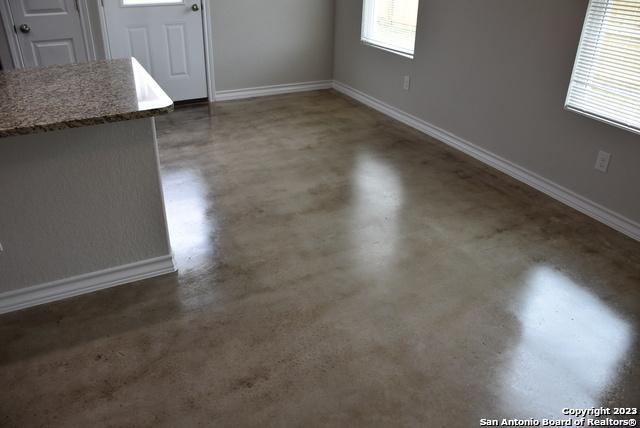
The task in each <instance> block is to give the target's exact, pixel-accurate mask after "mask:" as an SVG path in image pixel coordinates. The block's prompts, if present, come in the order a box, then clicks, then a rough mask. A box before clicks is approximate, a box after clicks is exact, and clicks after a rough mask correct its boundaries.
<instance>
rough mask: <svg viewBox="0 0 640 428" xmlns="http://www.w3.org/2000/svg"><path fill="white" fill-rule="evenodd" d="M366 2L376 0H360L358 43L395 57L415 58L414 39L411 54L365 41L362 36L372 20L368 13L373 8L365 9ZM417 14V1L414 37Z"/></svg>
mask: <svg viewBox="0 0 640 428" xmlns="http://www.w3.org/2000/svg"><path fill="white" fill-rule="evenodd" d="M368 1H373V2H375V1H376V0H362V22H361V24H360V43H362V44H363V45H365V46H370V47H372V48H376V49H380V50H382V51H385V52H390V53H393V54H396V55H400V56H402V57H404V58H408V59H414V57H415V53H416V42H417V40H416V39H415V38H414V41H413V49H412V51H411V52H407V51H404V50H399V49H394V48H393V47H391V46H388V45H385V44H383V43H376V42H374V41H372V40H370V39H367V38H366V37H365V36H364V33H365V31H364V30H365V26H367V25H368V22H370V20H372V19H373V17H372V16H371V15H370V13H371V12H372V11H373V8H367V2H368ZM419 13H420V1H419V0H418V10H417V11H416V35H417V34H418V17H419Z"/></svg>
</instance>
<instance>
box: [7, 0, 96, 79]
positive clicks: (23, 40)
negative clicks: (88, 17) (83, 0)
mask: <svg viewBox="0 0 640 428" xmlns="http://www.w3.org/2000/svg"><path fill="white" fill-rule="evenodd" d="M9 7H10V8H11V14H12V15H13V21H14V22H15V25H16V34H17V36H18V43H19V46H20V51H21V54H22V61H23V63H24V66H25V67H41V66H47V65H54V64H70V63H75V62H82V61H87V58H88V55H87V48H86V45H85V43H84V37H83V35H82V27H81V24H80V11H79V10H78V3H77V2H76V1H75V0H10V1H9Z"/></svg>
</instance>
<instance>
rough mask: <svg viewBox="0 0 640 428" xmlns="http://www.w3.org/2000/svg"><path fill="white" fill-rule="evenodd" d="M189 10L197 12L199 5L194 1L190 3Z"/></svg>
mask: <svg viewBox="0 0 640 428" xmlns="http://www.w3.org/2000/svg"><path fill="white" fill-rule="evenodd" d="M191 10H192V11H194V12H197V11H199V10H200V6H198V5H197V4H196V3H194V4H192V5H191Z"/></svg>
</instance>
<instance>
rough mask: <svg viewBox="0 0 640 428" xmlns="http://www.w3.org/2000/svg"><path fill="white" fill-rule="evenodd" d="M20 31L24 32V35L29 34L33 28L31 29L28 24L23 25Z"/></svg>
mask: <svg viewBox="0 0 640 428" xmlns="http://www.w3.org/2000/svg"><path fill="white" fill-rule="evenodd" d="M20 31H22V32H23V33H25V34H26V33H28V32H29V31H31V27H29V26H28V25H27V24H22V25H21V26H20Z"/></svg>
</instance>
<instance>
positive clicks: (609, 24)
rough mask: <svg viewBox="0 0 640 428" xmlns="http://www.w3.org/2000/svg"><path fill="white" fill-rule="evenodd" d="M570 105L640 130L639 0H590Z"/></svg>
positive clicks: (574, 73) (571, 85)
mask: <svg viewBox="0 0 640 428" xmlns="http://www.w3.org/2000/svg"><path fill="white" fill-rule="evenodd" d="M565 107H566V108H567V109H569V110H572V111H575V112H578V113H581V114H584V115H587V116H589V117H592V118H594V119H597V120H601V121H604V122H607V123H610V124H612V125H615V126H618V127H621V128H624V129H627V130H630V131H632V132H636V133H640V0H591V2H590V3H589V8H588V10H587V17H586V18H585V22H584V28H583V30H582V38H581V39H580V47H579V48H578V54H577V56H576V62H575V65H574V68H573V75H572V76H571V84H570V85H569V94H568V95H567V101H566V105H565Z"/></svg>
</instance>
